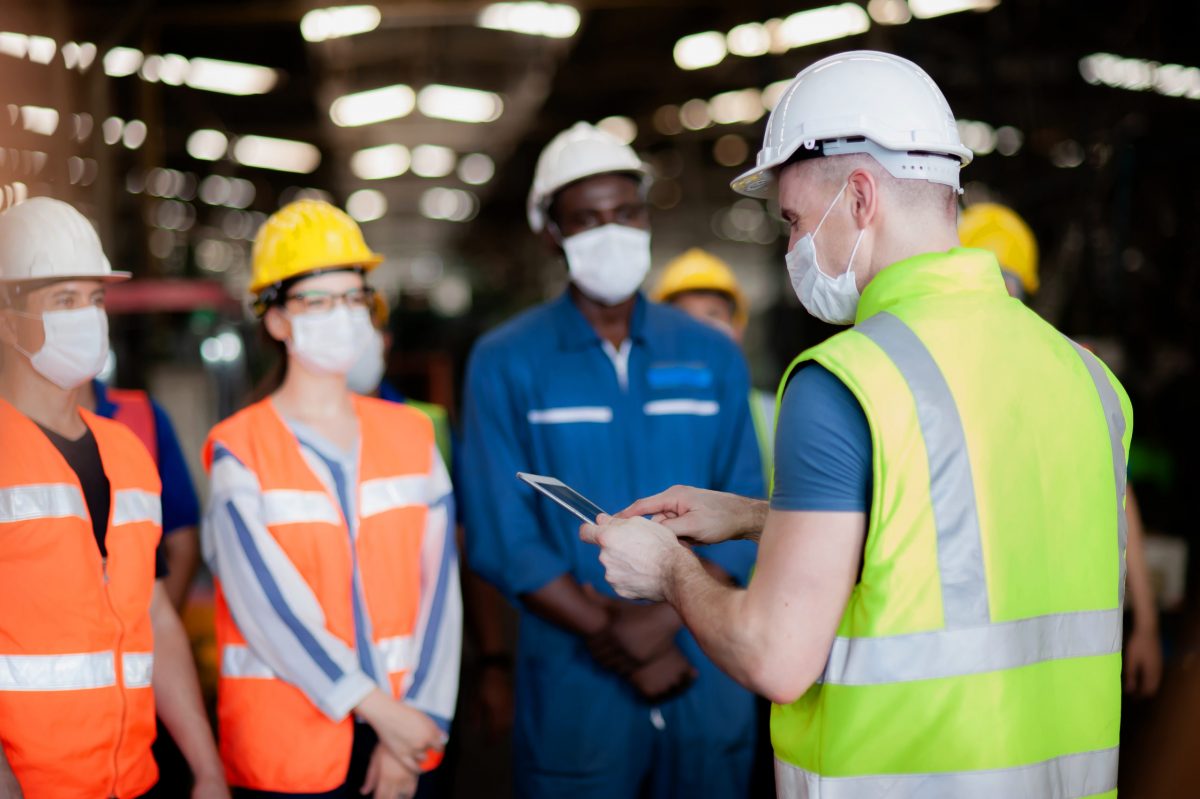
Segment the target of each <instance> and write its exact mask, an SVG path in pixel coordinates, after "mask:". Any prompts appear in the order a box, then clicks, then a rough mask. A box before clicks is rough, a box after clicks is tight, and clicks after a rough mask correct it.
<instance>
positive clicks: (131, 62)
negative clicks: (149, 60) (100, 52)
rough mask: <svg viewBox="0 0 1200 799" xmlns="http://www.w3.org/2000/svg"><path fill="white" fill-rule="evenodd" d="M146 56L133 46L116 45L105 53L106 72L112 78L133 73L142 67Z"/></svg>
mask: <svg viewBox="0 0 1200 799" xmlns="http://www.w3.org/2000/svg"><path fill="white" fill-rule="evenodd" d="M144 59H145V56H144V55H143V54H142V51H141V50H136V49H134V48H132V47H114V48H113V49H111V50H109V51H108V52H107V53H105V54H104V74H105V75H107V76H109V77H110V78H123V77H125V76H126V75H132V74H133V73H135V72H137V71H138V68H139V67H141V65H142V61H143V60H144Z"/></svg>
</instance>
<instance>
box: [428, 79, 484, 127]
mask: <svg viewBox="0 0 1200 799" xmlns="http://www.w3.org/2000/svg"><path fill="white" fill-rule="evenodd" d="M417 108H419V109H421V113H422V114H424V115H425V116H427V117H433V118H434V119H449V120H451V121H454V122H495V121H496V120H497V119H499V118H500V114H501V113H503V112H504V101H503V100H501V99H500V95H498V94H493V93H492V92H485V91H481V90H479V89H467V88H464V87H462V86H446V85H443V84H440V83H431V84H430V85H428V86H426V87H425V88H424V89H421V91H420V92H418V93H417Z"/></svg>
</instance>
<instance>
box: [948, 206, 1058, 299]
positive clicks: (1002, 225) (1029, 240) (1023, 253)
mask: <svg viewBox="0 0 1200 799" xmlns="http://www.w3.org/2000/svg"><path fill="white" fill-rule="evenodd" d="M958 237H959V239H960V240H961V241H962V245H963V246H964V247H978V248H979V249H983V250H991V251H992V252H994V253H995V254H996V260H998V261H999V262H1000V266H1001V267H1002V268H1003V269H1005V270H1006V271H1008V272H1012V273H1013V274H1014V275H1016V276H1017V277H1018V278H1019V279H1020V281H1021V285H1022V286H1023V287H1024V289H1025V291H1026V292H1027V293H1029V294H1034V293H1036V292H1037V290H1038V286H1039V285H1040V284H1039V282H1038V249H1037V239H1035V238H1034V237H1033V231H1032V230H1030V229H1029V225H1027V224H1025V220H1024V219H1022V218H1021V217H1019V216H1017V213H1016V212H1015V211H1013V210H1012V209H1011V208H1008V207H1006V206H1003V205H998V204H996V203H977V204H976V205H972V206H969V207H968V208H967V209H966V210H964V211H963V214H962V219H961V220H960V221H959V223H958Z"/></svg>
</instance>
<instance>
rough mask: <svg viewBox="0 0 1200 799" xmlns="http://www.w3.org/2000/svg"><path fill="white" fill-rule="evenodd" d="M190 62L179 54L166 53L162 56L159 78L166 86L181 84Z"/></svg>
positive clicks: (185, 76) (186, 74)
mask: <svg viewBox="0 0 1200 799" xmlns="http://www.w3.org/2000/svg"><path fill="white" fill-rule="evenodd" d="M190 69H191V64H189V63H188V60H187V59H186V58H184V57H183V56H181V55H177V54H175V53H168V54H167V55H165V56H163V57H162V67H161V68H160V69H159V80H161V81H162V82H163V83H165V84H167V85H168V86H182V85H183V82H184V80H186V79H187V76H188V74H189V71H190Z"/></svg>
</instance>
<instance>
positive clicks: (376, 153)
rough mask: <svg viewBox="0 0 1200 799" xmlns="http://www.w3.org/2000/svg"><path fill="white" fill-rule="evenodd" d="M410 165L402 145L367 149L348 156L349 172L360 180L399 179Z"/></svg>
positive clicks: (387, 145)
mask: <svg viewBox="0 0 1200 799" xmlns="http://www.w3.org/2000/svg"><path fill="white" fill-rule="evenodd" d="M411 164H412V157H411V155H410V153H409V152H408V148H407V147H405V146H404V145H403V144H382V145H380V146H378V147H367V148H365V149H362V150H359V151H358V152H356V153H355V154H354V155H352V156H350V171H351V172H353V173H354V175H355V177H358V178H361V179H362V180H383V179H384V178H395V177H399V176H400V175H403V174H404V173H405V172H407V171H408V168H409V166H410V165H411Z"/></svg>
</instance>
